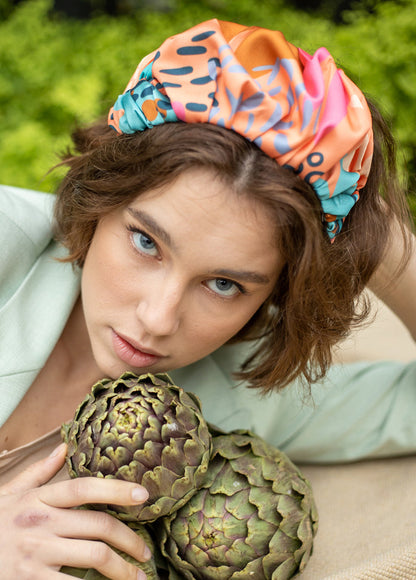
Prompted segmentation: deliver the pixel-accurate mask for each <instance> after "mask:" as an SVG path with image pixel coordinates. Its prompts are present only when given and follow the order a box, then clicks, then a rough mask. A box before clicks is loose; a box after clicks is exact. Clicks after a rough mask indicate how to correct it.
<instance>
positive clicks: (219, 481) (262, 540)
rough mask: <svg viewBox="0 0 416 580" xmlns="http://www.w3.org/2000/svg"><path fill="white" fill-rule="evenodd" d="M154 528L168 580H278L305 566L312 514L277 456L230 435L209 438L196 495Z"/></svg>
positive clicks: (255, 440)
mask: <svg viewBox="0 0 416 580" xmlns="http://www.w3.org/2000/svg"><path fill="white" fill-rule="evenodd" d="M155 525H156V526H157V531H158V535H159V541H160V542H159V543H160V546H159V547H160V548H161V551H162V554H163V555H164V556H165V557H166V558H167V560H168V561H169V563H170V566H171V572H170V580H178V579H180V580H182V579H187V580H194V579H215V580H228V579H232V580H237V579H239V580H251V579H255V580H259V579H262V580H269V579H271V580H284V579H287V578H292V577H293V576H295V575H296V574H297V573H298V572H301V571H302V570H303V569H304V567H305V566H306V563H307V561H308V559H309V556H310V554H311V551H312V541H313V537H314V535H315V533H316V529H317V513H316V508H315V504H314V500H313V496H312V491H311V488H310V485H309V483H308V482H307V481H306V480H305V479H304V478H303V476H302V475H301V473H300V472H299V470H298V469H297V468H296V467H295V466H294V465H293V463H292V462H291V461H290V460H289V459H288V458H287V456H286V455H285V454H284V453H282V452H280V451H279V450H277V449H275V448H274V447H271V446H270V445H268V444H267V443H266V442H265V441H263V440H262V439H261V438H260V437H257V436H255V435H253V434H251V433H249V432H245V431H234V432H232V433H229V434H225V435H219V436H217V437H214V439H213V455H212V457H211V462H210V467H209V472H208V475H207V478H206V481H205V482H204V484H203V485H202V488H201V489H200V491H198V493H197V494H196V495H194V496H193V497H192V498H191V499H190V500H189V501H188V502H187V503H186V505H184V506H183V507H182V508H181V509H180V510H178V511H177V512H176V513H175V514H173V515H171V516H169V517H167V518H163V519H162V520H159V521H158V522H157V523H156V524H155Z"/></svg>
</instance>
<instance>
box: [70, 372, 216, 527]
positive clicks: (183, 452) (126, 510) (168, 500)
mask: <svg viewBox="0 0 416 580" xmlns="http://www.w3.org/2000/svg"><path fill="white" fill-rule="evenodd" d="M62 435H63V439H64V441H65V442H66V443H67V444H68V452H67V459H66V461H67V465H68V468H69V473H70V475H71V477H83V476H96V477H114V478H118V479H125V480H127V481H133V482H136V483H139V484H141V485H143V486H144V487H145V488H146V489H147V491H148V492H149V499H148V500H147V502H146V503H145V504H144V505H140V506H125V507H121V506H116V505H103V506H93V507H96V508H97V509H103V510H106V511H108V512H109V513H111V514H112V515H115V516H116V517H118V518H119V519H120V520H122V521H125V522H151V521H154V520H155V519H157V518H159V517H161V516H166V515H169V514H171V513H173V512H174V511H175V510H177V509H178V508H179V507H181V506H182V505H183V504H185V503H186V502H187V501H188V500H189V498H190V497H191V496H192V495H193V494H194V493H195V492H196V490H197V489H198V488H199V487H200V486H201V485H202V482H203V481H204V478H205V475H206V471H207V468H208V463H209V458H210V453H211V434H210V432H209V429H208V426H207V423H206V421H205V419H204V418H203V416H202V412H201V407H200V403H199V400H198V399H197V397H195V396H194V395H192V394H190V393H186V392H185V391H184V390H183V389H181V388H180V387H177V386H176V385H174V384H173V383H172V381H171V379H170V378H169V377H168V375H164V374H163V375H162V374H159V375H151V374H146V375H141V376H140V377H139V376H137V375H135V374H133V373H130V372H127V373H124V374H123V375H122V376H121V377H120V378H119V379H117V380H115V381H112V380H110V379H103V380H102V381H100V382H98V383H96V384H95V385H94V386H93V387H92V390H91V393H90V394H89V395H88V396H87V397H86V399H85V400H84V401H83V402H82V403H81V405H80V406H79V407H78V409H77V411H76V413H75V416H74V418H73V420H72V421H71V422H69V423H67V424H65V425H63V428H62Z"/></svg>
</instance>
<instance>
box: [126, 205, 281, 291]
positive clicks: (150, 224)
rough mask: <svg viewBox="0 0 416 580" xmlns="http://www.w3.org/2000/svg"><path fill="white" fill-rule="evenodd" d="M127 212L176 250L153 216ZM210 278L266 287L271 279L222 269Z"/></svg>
mask: <svg viewBox="0 0 416 580" xmlns="http://www.w3.org/2000/svg"><path fill="white" fill-rule="evenodd" d="M127 211H128V212H129V214H130V215H131V216H132V217H134V218H135V219H136V220H138V221H140V222H141V223H142V224H143V225H144V226H146V228H147V229H148V230H149V232H150V233H151V234H153V235H154V236H157V237H158V238H159V239H160V240H162V241H163V242H164V243H165V244H166V245H167V246H169V247H170V248H172V249H175V244H174V242H173V240H172V238H171V237H170V235H169V233H168V232H167V231H166V230H165V229H163V228H162V226H161V225H160V224H158V223H157V222H156V221H155V220H154V219H153V218H152V216H150V215H149V214H148V213H146V212H145V211H142V210H140V209H136V208H134V207H128V208H127ZM209 275H210V276H213V277H215V278H231V279H232V280H239V281H241V282H251V283H253V284H262V285H266V284H269V283H270V278H269V277H268V276H266V275H265V274H260V273H259V272H253V271H251V270H228V269H221V270H215V271H214V272H210V274H209Z"/></svg>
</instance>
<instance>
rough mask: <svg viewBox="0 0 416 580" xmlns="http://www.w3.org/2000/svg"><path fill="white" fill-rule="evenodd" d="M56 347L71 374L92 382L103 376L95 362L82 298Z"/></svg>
mask: <svg viewBox="0 0 416 580" xmlns="http://www.w3.org/2000/svg"><path fill="white" fill-rule="evenodd" d="M56 349H57V351H58V352H59V357H60V359H61V364H62V365H63V366H62V368H64V369H65V371H66V373H67V374H68V375H70V376H73V377H77V376H82V377H84V380H87V381H88V382H90V384H92V383H93V382H96V381H97V380H99V379H101V378H102V371H100V369H99V368H98V366H97V363H96V362H95V359H94V355H93V352H92V349H91V342H90V338H89V335H88V330H87V326H86V323H85V318H84V312H83V309H82V302H81V298H78V300H77V302H76V303H75V306H74V308H73V310H72V312H71V314H70V316H69V318H68V321H67V323H66V325H65V328H64V330H63V332H62V334H61V336H60V339H59V341H58V344H57V345H56Z"/></svg>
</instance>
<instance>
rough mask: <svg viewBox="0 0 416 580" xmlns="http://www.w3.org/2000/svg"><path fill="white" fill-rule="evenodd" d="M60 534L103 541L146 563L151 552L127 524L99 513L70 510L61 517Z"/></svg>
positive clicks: (58, 529)
mask: <svg viewBox="0 0 416 580" xmlns="http://www.w3.org/2000/svg"><path fill="white" fill-rule="evenodd" d="M59 518H60V521H59V527H58V528H57V531H58V534H59V536H61V537H64V538H77V539H82V538H83V539H89V540H102V541H104V542H106V543H107V544H111V545H112V546H114V547H115V548H118V549H119V550H121V551H122V552H126V553H127V554H130V555H131V556H133V558H135V559H136V560H138V561H139V562H146V561H147V560H149V558H150V557H151V555H152V554H151V552H150V549H149V548H148V546H146V543H145V542H144V540H143V539H142V538H141V537H140V536H139V535H138V534H136V533H135V532H134V531H133V530H131V529H130V528H129V527H128V526H127V525H126V524H124V523H122V522H120V521H119V520H117V519H116V518H114V517H112V516H110V515H109V514H106V513H104V512H99V511H92V510H88V511H84V510H68V511H66V512H65V514H63V515H62V514H60V515H59Z"/></svg>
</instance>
